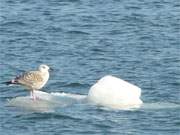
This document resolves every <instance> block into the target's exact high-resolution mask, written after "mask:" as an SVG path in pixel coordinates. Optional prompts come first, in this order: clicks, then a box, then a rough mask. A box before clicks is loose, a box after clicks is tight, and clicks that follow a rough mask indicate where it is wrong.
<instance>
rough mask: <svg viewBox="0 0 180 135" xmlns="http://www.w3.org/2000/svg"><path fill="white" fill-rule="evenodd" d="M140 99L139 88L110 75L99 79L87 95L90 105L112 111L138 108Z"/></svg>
mask: <svg viewBox="0 0 180 135" xmlns="http://www.w3.org/2000/svg"><path fill="white" fill-rule="evenodd" d="M140 97H141V89H140V88H139V87H137V86H135V85H133V84H131V83H129V82H126V81H124V80H122V79H120V78H117V77H114V76H110V75H108V76H105V77H103V78H101V79H100V80H99V81H98V82H97V83H95V84H94V85H93V86H92V87H91V88H90V90H89V93H88V101H89V102H90V103H93V104H96V105H100V106H104V107H108V108H113V109H130V108H139V107H140V106H141V104H142V103H143V102H142V101H141V99H140Z"/></svg>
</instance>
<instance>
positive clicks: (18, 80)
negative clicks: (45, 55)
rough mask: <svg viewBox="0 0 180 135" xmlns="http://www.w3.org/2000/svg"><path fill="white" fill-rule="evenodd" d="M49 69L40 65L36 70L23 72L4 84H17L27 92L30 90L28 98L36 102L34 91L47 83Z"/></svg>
mask: <svg viewBox="0 0 180 135" xmlns="http://www.w3.org/2000/svg"><path fill="white" fill-rule="evenodd" d="M50 69H51V68H49V67H48V66H47V65H45V64H42V65H40V66H39V68H38V70H36V71H28V72H25V73H23V74H22V75H18V76H17V77H15V78H14V79H12V80H11V81H8V82H5V83H6V84H7V85H10V84H18V85H22V86H25V87H26V88H27V89H28V90H30V97H31V98H32V99H33V100H36V96H35V94H34V91H35V90H40V89H41V88H42V87H44V85H45V84H46V83H47V81H48V79H49V70H50Z"/></svg>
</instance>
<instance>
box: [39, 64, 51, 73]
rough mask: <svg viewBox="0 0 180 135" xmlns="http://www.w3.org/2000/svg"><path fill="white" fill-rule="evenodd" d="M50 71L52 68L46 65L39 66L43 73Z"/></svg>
mask: <svg viewBox="0 0 180 135" xmlns="http://www.w3.org/2000/svg"><path fill="white" fill-rule="evenodd" d="M49 69H50V68H49V67H48V66H47V65H45V64H42V65H40V66H39V71H41V72H48V70H49Z"/></svg>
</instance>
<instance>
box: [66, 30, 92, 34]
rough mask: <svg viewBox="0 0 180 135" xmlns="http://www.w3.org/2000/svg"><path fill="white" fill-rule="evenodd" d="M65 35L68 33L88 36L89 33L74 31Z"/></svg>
mask: <svg viewBox="0 0 180 135" xmlns="http://www.w3.org/2000/svg"><path fill="white" fill-rule="evenodd" d="M67 33H69V34H79V35H90V33H88V32H83V31H76V30H72V31H68V32H67Z"/></svg>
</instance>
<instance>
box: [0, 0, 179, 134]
mask: <svg viewBox="0 0 180 135" xmlns="http://www.w3.org/2000/svg"><path fill="white" fill-rule="evenodd" d="M42 63H45V64H48V65H50V66H51V67H53V68H54V72H52V73H51V77H50V80H49V82H48V84H47V85H46V87H44V89H43V90H44V91H46V92H60V91H64V92H66V93H80V94H84V95H86V94H87V93H88V91H89V88H90V86H91V85H93V84H94V83H95V82H96V81H97V80H98V79H100V78H101V77H103V76H104V75H107V74H111V75H115V76H117V77H120V78H122V79H124V80H127V81H129V82H131V83H133V84H136V85H138V86H139V87H141V88H142V97H141V99H142V100H143V102H144V104H145V106H146V107H144V108H140V109H137V110H106V109H102V108H99V107H96V106H92V105H87V104H73V105H70V106H66V107H60V108H58V109H57V110H56V111H54V112H46V113H42V112H28V111H24V110H21V109H19V108H16V107H10V106H7V100H8V99H13V98H14V97H17V96H25V95H27V94H29V93H28V92H27V91H25V90H24V88H22V87H7V86H5V85H3V84H1V85H0V134H1V135H15V134H17V135H20V134H23V135H33V134H38V135H46V134H54V135H59V134H64V135H66V134H67V135H69V134H73V135H75V134H77V135H84V134H98V135H99V134H107V135H110V134H113V135H114V134H117V135H119V134H123V135H139V134H143V135H150V134H155V135H177V134H180V107H179V106H180V2H179V0H159V1H156V0H128V1H125V0H29V1H26V0H0V82H3V81H6V80H9V79H11V78H12V77H14V76H15V75H16V74H18V73H21V72H23V71H24V70H32V69H36V68H37V67H38V66H39V65H40V64H42Z"/></svg>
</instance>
